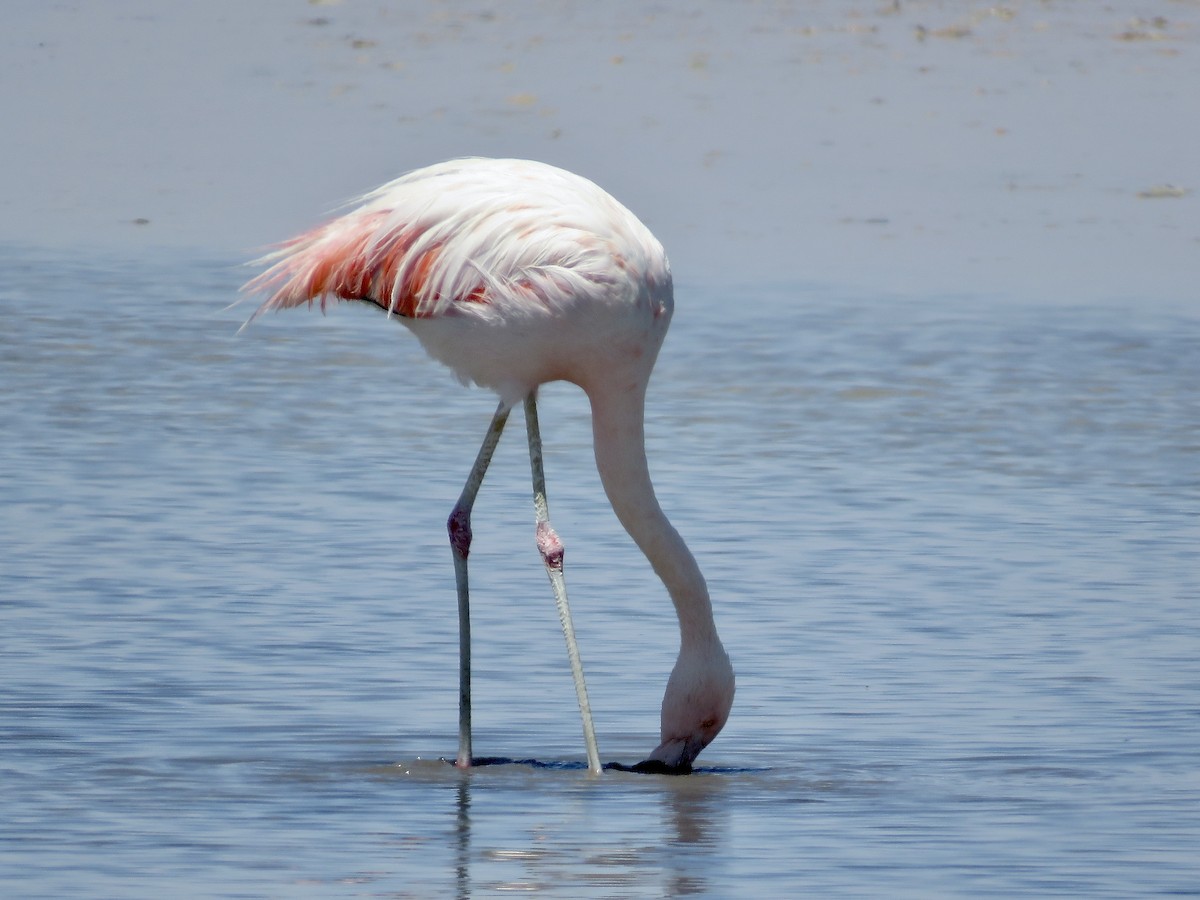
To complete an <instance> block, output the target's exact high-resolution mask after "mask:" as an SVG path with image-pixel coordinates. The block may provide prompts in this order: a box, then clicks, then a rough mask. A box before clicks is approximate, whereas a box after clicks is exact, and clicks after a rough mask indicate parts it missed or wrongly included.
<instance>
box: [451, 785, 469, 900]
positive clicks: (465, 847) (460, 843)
mask: <svg viewBox="0 0 1200 900" xmlns="http://www.w3.org/2000/svg"><path fill="white" fill-rule="evenodd" d="M457 775H458V786H457V787H456V788H455V789H454V794H455V799H456V801H457V802H456V804H455V811H456V815H455V819H454V822H455V829H454V851H455V853H454V878H455V888H456V889H457V894H458V897H459V898H461V900H466V898H469V897H470V896H471V775H470V773H469V772H459V773H457Z"/></svg>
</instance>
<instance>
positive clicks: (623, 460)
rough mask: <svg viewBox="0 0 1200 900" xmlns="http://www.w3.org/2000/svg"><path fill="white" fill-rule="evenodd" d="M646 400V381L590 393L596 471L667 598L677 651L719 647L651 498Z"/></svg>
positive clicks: (683, 547)
mask: <svg viewBox="0 0 1200 900" xmlns="http://www.w3.org/2000/svg"><path fill="white" fill-rule="evenodd" d="M645 397H646V386H645V384H644V383H635V384H629V385H627V386H625V387H624V388H623V389H622V388H617V389H611V390H604V391H591V392H589V399H590V400H591V404H592V433H593V441H594V445H595V452H596V468H597V469H598V470H599V472H600V481H601V483H602V484H603V485H604V491H605V493H606V494H607V495H608V500H609V503H611V504H612V508H613V511H614V512H615V513H616V514H617V519H618V520H620V522H621V525H622V526H624V528H625V530H626V531H627V532H629V536H630V537H632V538H633V541H634V543H636V544H637V545H638V547H639V549H641V551H642V553H644V554H645V556H646V559H647V560H649V561H650V565H651V566H652V567H653V568H654V571H655V573H656V574H657V575H658V577H659V578H660V579H662V582H663V584H664V585H665V586H666V588H667V593H668V594H670V596H671V601H672V603H674V605H675V613H676V615H677V616H678V618H679V631H680V641H681V649H685V648H688V647H689V646H696V645H703V644H707V645H711V644H713V643H715V644H717V645H718V646H719V645H720V639H719V638H718V637H717V631H716V625H715V623H714V622H713V613H712V602H711V600H710V599H709V595H708V585H707V584H706V583H705V581H704V576H703V575H702V574H701V572H700V567H699V566H698V565H696V559H695V557H693V556H692V552H691V551H690V550H689V549H688V547H687V544H685V543H684V542H683V538H681V537H680V536H679V532H677V531H676V530H675V528H674V526H672V525H671V522H670V521H669V520H668V519H667V516H666V514H665V513H664V512H663V511H662V507H660V506H659V505H658V499H657V498H656V497H655V495H654V485H653V484H652V483H651V481H650V470H649V468H648V466H647V463H646V446H645V430H644V420H643V417H644V410H645Z"/></svg>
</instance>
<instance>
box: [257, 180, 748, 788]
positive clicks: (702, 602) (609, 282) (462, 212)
mask: <svg viewBox="0 0 1200 900" xmlns="http://www.w3.org/2000/svg"><path fill="white" fill-rule="evenodd" d="M258 262H259V263H261V264H264V265H267V266H268V268H267V269H266V270H265V271H264V272H263V273H262V274H260V275H259V276H258V277H257V278H255V279H253V280H252V281H250V282H249V283H248V284H247V285H246V286H245V288H244V289H243V290H244V291H246V292H248V293H260V292H261V293H267V294H268V298H267V300H266V301H265V302H264V303H263V304H262V306H261V307H259V309H258V311H257V312H255V313H254V316H252V317H251V321H253V318H255V317H257V316H258V315H261V314H262V313H263V312H265V311H266V310H271V309H286V308H289V307H293V306H298V305H300V304H304V303H307V304H311V303H312V302H314V301H319V302H320V303H321V307H322V309H324V306H325V302H326V300H327V299H328V298H330V297H332V298H334V299H337V300H361V301H365V302H369V303H373V304H375V305H377V306H379V307H380V308H382V309H384V310H386V311H387V312H388V313H389V314H390V315H396V316H399V317H401V320H402V321H403V322H404V323H405V324H406V325H407V326H408V327H409V329H411V330H412V331H413V332H414V333H415V334H416V336H417V337H418V338H419V339H420V341H421V343H422V345H423V346H424V347H425V349H426V350H427V351H428V352H429V353H430V355H432V356H433V357H434V358H436V359H438V360H440V361H442V362H443V363H445V364H446V365H448V366H450V367H451V368H452V369H453V370H454V371H455V372H456V373H457V374H458V376H459V377H460V378H461V379H462V380H464V381H471V382H475V383H476V384H479V385H483V386H485V387H488V388H491V389H493V390H495V391H496V392H497V393H498V394H499V395H500V398H501V403H500V407H499V409H498V410H497V413H496V417H495V418H494V420H493V425H492V428H491V429H489V432H488V437H487V438H486V439H485V441H484V446H483V448H481V450H480V455H479V459H478V460H477V462H476V466H475V468H474V469H473V470H472V472H471V476H470V478H469V479H468V482H467V487H466V488H464V491H463V496H462V497H461V498H460V500H459V503H458V505H457V506H456V507H455V509H454V512H453V513H452V514H451V517H450V523H449V524H450V536H451V544H452V547H453V548H454V551H455V560H456V577H457V580H458V590H459V600H460V622H461V623H462V624H463V627H464V632H463V635H464V640H463V648H462V652H463V659H464V666H463V672H464V679H465V682H464V684H465V685H466V686H465V687H464V691H463V694H462V696H463V698H464V701H463V704H462V705H460V715H462V716H463V718H462V719H460V749H459V764H460V765H469V764H470V761H471V754H470V711H469V706H470V704H469V617H468V616H467V612H466V610H467V586H466V585H467V582H466V558H467V552H468V549H469V545H470V527H469V518H470V510H471V506H472V504H473V502H474V496H475V492H476V491H477V490H478V488H479V483H480V482H481V481H482V479H483V474H484V472H485V471H486V469H487V465H488V462H489V460H490V457H491V451H492V449H494V447H495V443H496V441H497V440H498V439H499V435H500V430H501V429H502V428H503V426H504V422H505V421H506V419H507V416H508V410H509V407H511V406H512V405H514V404H515V403H517V402H518V401H520V400H522V399H524V400H525V407H526V419H527V421H528V423H529V430H530V433H529V440H530V456H531V460H532V461H533V466H534V484H535V502H536V503H537V504H538V546H539V549H540V550H541V552H542V556H543V559H544V561H545V562H546V567H547V571H548V573H549V574H550V577H551V581H552V583H554V586H555V592H556V597H557V599H558V601H559V604H560V613H561V614H562V615H563V619H564V621H563V624H564V631H565V632H566V633H567V641H568V649H569V652H570V653H571V654H572V663H573V667H574V669H575V675H576V688H577V690H578V692H579V698H580V707H581V711H582V712H583V717H584V732H585V737H586V738H587V742H588V757H589V765H590V766H591V768H593V769H598V767H599V762H598V758H597V754H596V749H595V740H594V736H593V735H592V732H591V719H590V712H589V710H588V707H587V698H586V688H585V687H584V685H583V674H582V668H581V667H580V665H579V663H578V659H577V651H576V650H575V649H574V646H573V640H574V638H573V630H572V629H571V626H570V615H569V610H568V609H567V606H566V593H565V587H564V586H563V585H562V547H561V543H560V542H559V541H558V537H557V535H556V534H554V532H553V529H551V528H550V526H549V521H548V518H547V513H546V509H545V505H546V504H545V496H544V483H543V484H542V487H541V489H539V487H538V485H539V483H540V482H541V481H542V478H541V446H540V437H539V436H538V433H537V420H536V406H535V397H536V391H537V387H538V385H540V384H544V383H546V382H549V381H557V380H565V381H570V382H573V383H575V384H578V385H579V386H580V387H582V388H583V389H584V391H585V392H586V393H587V395H588V398H589V400H590V401H591V405H592V420H593V433H594V440H595V453H596V464H597V468H598V469H599V472H600V476H601V480H602V482H603V484H604V488H605V491H606V493H607V494H608V497H609V500H610V502H611V503H612V504H613V509H614V511H615V512H616V513H617V516H618V518H619V519H620V520H621V523H622V524H623V525H624V526H625V528H626V530H627V531H628V532H629V533H630V535H631V536H632V537H633V539H634V541H635V542H636V543H637V544H638V546H639V547H640V548H641V549H642V551H643V552H644V553H645V554H646V556H647V558H648V559H649V561H650V562H651V564H652V565H653V567H654V569H655V571H656V572H657V573H658V575H659V577H660V578H662V580H663V583H664V584H665V585H666V587H667V590H668V593H669V594H670V595H671V599H672V601H673V602H674V605H675V609H676V612H677V614H678V616H679V624H680V636H681V640H680V653H679V659H678V661H677V663H676V666H675V669H674V671H673V672H672V675H671V678H670V679H669V681H668V685H667V691H666V694H665V696H664V698H663V708H662V735H661V738H662V741H661V743H660V745H659V747H658V748H657V749H656V750H655V751H654V752H653V753H652V754H651V755H650V758H649V760H647V761H646V763H644V764H642V765H644V766H647V767H649V768H655V767H660V768H666V769H669V770H672V771H686V770H688V769H690V767H691V763H692V760H693V759H694V758H695V756H696V754H698V753H699V752H700V751H701V750H702V749H703V748H704V747H705V746H707V744H708V743H709V742H710V741H711V740H712V739H713V737H715V736H716V734H717V732H719V731H720V730H721V728H722V726H723V725H724V724H725V721H726V718H727V717H728V715H729V710H730V707H731V705H732V703H733V691H734V677H733V669H732V668H731V666H730V664H729V658H728V657H727V656H726V654H725V650H724V648H723V646H722V645H721V642H720V639H719V638H718V637H717V632H716V627H715V625H714V622H713V617H712V606H711V603H710V601H709V596H708V588H707V586H706V584H705V582H704V578H703V576H702V575H701V574H700V570H699V568H698V567H697V566H696V562H695V560H694V559H693V558H692V555H691V553H690V552H689V551H688V549H687V547H686V545H685V544H684V543H683V541H682V539H681V538H680V537H679V535H678V533H677V532H676V531H675V529H674V528H673V527H672V526H671V524H670V523H669V522H668V521H667V518H666V516H665V515H664V514H663V512H662V510H661V508H660V507H659V505H658V501H657V500H656V499H655V496H654V489H653V486H652V485H651V483H650V477H649V472H648V469H647V466H646V457H645V451H644V440H643V409H644V398H645V391H646V385H647V383H648V381H649V378H650V373H651V370H652V369H653V367H654V362H655V359H656V358H657V356H658V351H659V348H660V346H661V345H662V340H663V337H664V336H665V335H666V331H667V326H668V324H669V323H670V319H671V314H672V310H673V303H674V301H673V290H672V282H671V270H670V266H669V264H668V262H667V257H666V254H665V253H664V252H663V248H662V245H661V244H660V243H659V242H658V241H657V240H656V239H655V237H654V236H653V235H652V234H651V233H650V231H649V230H648V229H647V228H646V227H645V226H644V225H643V224H642V223H641V222H640V221H639V220H638V219H637V217H636V216H634V215H633V213H631V212H630V211H629V210H628V209H626V208H625V207H624V206H622V205H621V204H620V203H618V202H617V201H616V200H614V199H613V198H612V197H611V196H609V195H608V194H607V193H605V192H604V191H603V190H601V189H600V188H599V187H597V186H596V185H595V184H593V183H592V182H590V181H588V180H587V179H585V178H581V177H580V176H578V175H574V174H572V173H570V172H566V171H564V170H562V169H557V168H554V167H553V166H548V165H545V164H543V163H537V162H530V161H527V160H511V159H509V160H493V159H461V160H453V161H450V162H445V163H440V164H438V165H434V166H429V167H428V168H424V169H420V170H417V171H415V172H411V173H409V174H407V175H404V176H402V177H400V178H397V179H396V180H394V181H391V182H389V183H388V184H385V185H383V186H382V187H380V188H379V189H377V190H375V191H372V192H371V193H369V194H367V195H366V196H364V197H363V198H361V200H360V201H359V205H358V206H357V207H355V208H354V209H352V210H351V211H350V212H348V213H347V214H345V215H343V216H342V217H340V218H338V219H335V220H333V221H331V222H329V223H327V224H325V225H322V226H320V227H318V228H315V229H313V230H312V231H309V232H307V233H305V234H302V235H300V236H299V237H296V238H293V239H292V240H290V241H288V242H286V243H284V244H282V245H281V246H280V247H279V248H278V249H277V250H275V251H274V252H272V253H270V254H268V255H267V256H264V257H263V258H262V259H260V260H258ZM247 324H248V323H247Z"/></svg>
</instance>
